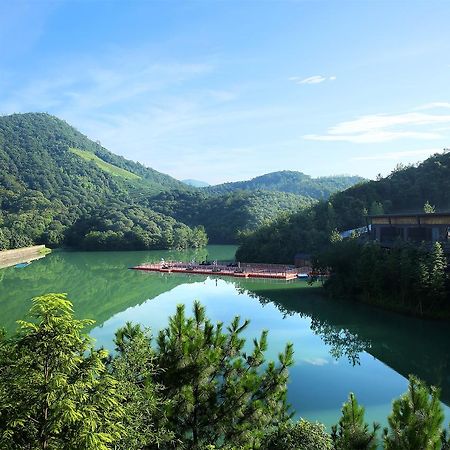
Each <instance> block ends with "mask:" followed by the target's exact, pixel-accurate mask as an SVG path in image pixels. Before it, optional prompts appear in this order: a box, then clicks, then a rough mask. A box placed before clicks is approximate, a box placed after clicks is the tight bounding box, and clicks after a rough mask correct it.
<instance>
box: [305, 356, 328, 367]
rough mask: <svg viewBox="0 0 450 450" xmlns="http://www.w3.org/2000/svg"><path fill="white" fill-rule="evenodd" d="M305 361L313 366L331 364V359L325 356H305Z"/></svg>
mask: <svg viewBox="0 0 450 450" xmlns="http://www.w3.org/2000/svg"><path fill="white" fill-rule="evenodd" d="M303 361H304V362H305V363H307V364H311V365H312V366H319V367H320V366H325V365H327V364H329V361H328V360H327V359H325V358H304V359H303Z"/></svg>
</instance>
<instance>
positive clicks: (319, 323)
mask: <svg viewBox="0 0 450 450" xmlns="http://www.w3.org/2000/svg"><path fill="white" fill-rule="evenodd" d="M227 247H228V246H227ZM227 247H225V248H223V249H221V248H220V247H217V248H214V246H211V247H209V248H208V249H207V250H200V251H198V252H167V251H161V252H122V253H121V252H111V253H103V252H100V253H85V252H54V253H53V254H51V255H48V256H47V257H46V258H45V259H43V260H40V261H36V262H35V263H33V264H31V265H30V266H29V267H27V268H25V269H15V268H8V269H2V270H0V314H1V318H2V319H1V320H0V325H1V326H4V327H5V328H6V329H7V330H13V329H14V328H15V321H16V320H17V319H19V318H23V317H24V316H25V314H26V312H27V311H28V309H29V307H30V305H31V302H30V299H31V298H32V297H35V296H37V295H42V294H45V293H48V292H67V293H68V294H69V298H70V299H71V300H72V301H73V302H74V307H75V314H76V315H77V316H78V317H80V318H92V319H95V320H96V322H97V325H101V324H102V323H103V322H105V321H106V320H108V319H109V318H110V317H112V316H113V315H114V314H117V313H118V312H120V311H123V310H125V309H127V308H129V307H130V306H135V305H138V304H141V303H143V302H145V301H146V300H148V299H152V298H155V297H157V296H158V295H160V294H162V293H164V292H167V291H169V290H172V289H174V288H175V287H177V286H179V285H181V284H186V283H194V282H198V281H202V280H203V279H204V277H199V276H197V275H192V276H190V275H178V276H176V275H174V274H171V275H168V276H167V275H166V276H164V275H161V274H150V273H149V274H146V273H139V272H136V271H132V270H128V267H131V266H133V265H136V264H140V263H143V262H146V261H158V260H160V258H161V257H163V258H165V259H180V260H189V259H197V260H200V259H205V258H206V253H207V252H208V253H209V257H210V258H213V259H216V258H217V259H222V260H224V259H230V258H232V252H233V251H234V249H232V250H230V248H227ZM221 252H222V253H221ZM226 281H227V282H230V283H234V284H235V285H236V287H237V288H238V289H243V290H245V291H246V292H247V293H248V294H250V295H253V296H255V297H256V298H258V300H259V301H260V302H261V303H263V304H264V303H269V302H272V303H274V304H275V305H276V306H277V307H278V308H279V309H280V311H282V312H283V313H285V314H300V315H302V316H307V317H309V318H311V321H312V322H311V328H312V331H313V332H314V333H316V334H318V335H319V336H321V337H322V339H323V340H324V342H326V343H327V344H329V345H331V348H332V353H333V354H334V356H342V355H343V356H347V357H348V358H349V359H350V360H351V361H353V362H357V361H358V354H359V353H360V352H361V351H362V350H366V351H367V352H368V353H370V354H372V355H373V356H374V357H376V358H377V359H378V360H380V361H382V362H384V363H385V364H387V365H388V366H390V367H392V368H393V369H394V370H395V371H396V372H398V373H400V374H402V375H403V376H405V377H407V376H408V374H410V373H414V374H416V375H417V376H419V377H420V378H422V379H424V380H425V381H427V382H428V383H430V384H435V385H440V386H441V388H442V399H443V401H444V402H445V403H446V404H447V405H449V404H450V349H449V345H448V343H449V341H450V339H449V338H450V331H449V324H448V323H440V322H429V321H421V320H417V319H413V318H408V317H402V316H398V315H396V314H390V313H386V312H383V311H381V310H377V309H374V308H370V307H368V306H366V305H361V304H357V303H346V302H336V301H332V300H328V299H324V298H322V297H321V295H320V292H319V290H318V289H315V288H304V289H299V288H298V284H286V283H284V282H283V283H276V282H275V283H274V282H267V281H263V280H231V279H229V280H226Z"/></svg>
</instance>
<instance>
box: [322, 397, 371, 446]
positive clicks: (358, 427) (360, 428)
mask: <svg viewBox="0 0 450 450" xmlns="http://www.w3.org/2000/svg"><path fill="white" fill-rule="evenodd" d="M364 412H365V411H364V407H363V406H360V405H359V404H358V402H357V400H356V397H355V395H354V394H353V393H350V395H349V398H348V401H347V402H346V403H344V405H343V407H342V416H341V419H340V420H339V424H338V425H337V426H336V425H334V426H333V428H332V435H331V437H332V439H333V442H334V446H335V449H336V450H376V448H377V431H378V429H379V425H378V424H375V423H374V424H373V429H372V431H369V426H368V425H367V423H365V422H364Z"/></svg>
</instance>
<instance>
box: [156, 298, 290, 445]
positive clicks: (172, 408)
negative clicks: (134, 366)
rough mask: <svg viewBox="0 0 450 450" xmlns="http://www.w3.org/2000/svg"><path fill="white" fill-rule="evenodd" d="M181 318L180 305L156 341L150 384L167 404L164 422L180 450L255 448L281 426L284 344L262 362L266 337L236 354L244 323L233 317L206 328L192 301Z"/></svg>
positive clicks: (284, 412) (286, 355)
mask: <svg viewBox="0 0 450 450" xmlns="http://www.w3.org/2000/svg"><path fill="white" fill-rule="evenodd" d="M193 313H194V316H193V317H192V318H187V317H186V316H185V309H184V306H183V305H180V306H178V307H177V311H176V314H175V315H174V316H173V317H171V318H170V319H169V326H168V328H166V329H164V330H162V331H161V332H160V334H159V338H158V348H157V350H156V361H157V363H158V365H159V367H160V369H161V373H160V376H159V377H157V380H158V381H159V382H160V383H161V384H162V385H163V386H164V389H163V394H164V395H165V397H166V399H167V400H169V406H168V407H167V409H166V411H167V415H168V420H169V422H170V423H171V424H172V427H173V428H172V430H173V431H174V433H175V435H176V437H177V438H178V439H180V440H182V441H184V442H185V443H186V445H187V447H188V448H193V449H199V448H203V447H204V446H206V445H215V446H216V447H217V448H220V447H221V446H223V445H225V444H227V445H229V446H230V445H231V446H234V448H238V447H239V446H240V445H244V444H245V445H250V446H251V445H257V444H258V443H260V441H261V438H262V436H263V435H264V434H265V433H266V431H267V429H268V428H270V426H275V425H278V424H280V423H281V422H282V421H283V420H286V419H287V417H288V415H287V405H286V390H287V388H286V382H287V379H288V371H287V369H288V367H289V366H290V365H291V364H292V363H293V349H292V345H287V346H286V349H285V352H284V353H282V354H280V355H279V364H278V365H276V364H275V363H274V362H269V363H268V364H265V358H264V352H265V351H266V349H267V332H266V331H264V332H263V333H262V335H261V337H260V339H255V340H254V341H253V350H252V352H251V353H249V354H248V353H246V352H244V351H243V347H244V344H245V339H243V338H242V337H241V333H242V332H243V331H244V330H245V329H246V328H247V326H248V323H249V322H248V321H245V322H243V323H241V321H240V319H239V317H236V318H235V319H234V320H233V321H232V322H231V324H230V325H229V326H228V327H227V331H226V332H225V331H224V330H223V324H222V323H217V324H216V325H213V324H212V323H211V322H210V321H209V320H208V319H207V318H206V316H205V309H204V308H203V307H202V306H201V305H200V304H199V303H198V302H195V304H194V307H193Z"/></svg>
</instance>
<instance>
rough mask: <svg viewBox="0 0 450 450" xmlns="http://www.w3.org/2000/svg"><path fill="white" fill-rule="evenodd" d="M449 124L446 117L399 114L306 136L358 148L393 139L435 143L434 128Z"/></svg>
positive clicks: (371, 117) (367, 117) (437, 134)
mask: <svg viewBox="0 0 450 450" xmlns="http://www.w3.org/2000/svg"><path fill="white" fill-rule="evenodd" d="M442 124H450V115H448V114H447V115H446V114H426V113H419V112H409V113H403V114H369V115H365V116H362V117H359V118H357V119H354V120H349V121H345V122H341V123H338V124H337V125H334V126H332V127H330V128H329V129H328V130H327V132H326V134H323V135H317V134H307V135H305V136H303V137H304V139H308V140H313V141H346V142H353V143H358V144H363V143H364V144H367V143H375V142H387V141H393V140H396V139H420V140H426V139H438V138H440V137H442V136H441V134H440V131H439V129H437V128H436V126H437V125H442Z"/></svg>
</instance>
